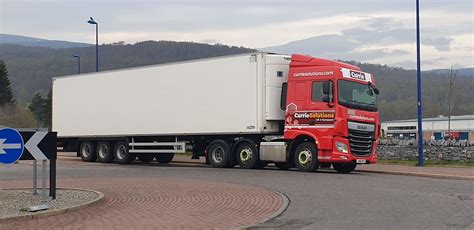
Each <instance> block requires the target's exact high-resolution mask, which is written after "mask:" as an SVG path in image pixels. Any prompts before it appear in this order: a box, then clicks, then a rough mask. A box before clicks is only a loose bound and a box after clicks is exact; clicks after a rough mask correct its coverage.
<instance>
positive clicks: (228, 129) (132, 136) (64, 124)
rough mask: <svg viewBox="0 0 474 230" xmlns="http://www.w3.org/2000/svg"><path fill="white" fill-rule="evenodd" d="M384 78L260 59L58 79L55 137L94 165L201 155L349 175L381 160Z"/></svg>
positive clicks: (346, 68)
mask: <svg viewBox="0 0 474 230" xmlns="http://www.w3.org/2000/svg"><path fill="white" fill-rule="evenodd" d="M378 92H379V91H378V89H377V88H376V87H375V79H374V77H373V76H372V75H371V74H369V73H364V72H362V71H361V70H360V69H359V68H358V67H356V66H353V65H349V64H345V63H341V62H336V61H330V60H324V59H318V58H313V57H310V56H304V55H297V54H294V55H292V56H288V55H279V54H271V53H260V52H259V53H250V54H240V55H232V56H224V57H216V58H208V59H198V60H192V61H184V62H177V63H170V64H160V65H152V66H145V67H138V68H130V69H123V70H113V71H104V72H99V73H89V74H81V75H72V76H65V77H57V78H54V79H53V102H52V103H53V111H52V113H53V114H52V116H53V124H52V125H53V131H56V132H57V133H58V138H59V139H60V143H59V144H60V145H61V146H62V147H63V149H64V150H65V151H76V152H77V154H78V156H80V157H81V158H82V159H83V160H84V161H88V162H92V161H99V162H103V163H110V162H116V163H119V164H128V163H131V162H132V161H134V160H136V159H137V158H138V160H140V161H143V162H149V161H152V160H154V159H156V160H157V161H158V162H160V163H168V162H170V161H171V160H172V159H173V155H174V154H175V153H184V152H186V151H192V153H193V157H194V158H198V157H199V156H205V157H206V161H207V163H208V164H210V165H212V166H213V167H218V168H225V167H234V166H235V165H240V167H242V168H261V167H265V166H266V165H267V164H269V163H274V164H275V165H276V167H278V168H280V169H288V168H292V167H296V168H297V169H298V170H300V171H316V170H317V169H318V168H324V167H326V168H329V167H331V165H332V166H333V167H334V169H335V170H337V171H338V172H341V173H348V172H351V171H353V170H354V169H355V168H356V166H357V164H371V163H376V162H377V156H376V154H375V149H376V147H377V138H378V136H379V135H380V121H379V115H378V112H377V103H376V95H377V94H378Z"/></svg>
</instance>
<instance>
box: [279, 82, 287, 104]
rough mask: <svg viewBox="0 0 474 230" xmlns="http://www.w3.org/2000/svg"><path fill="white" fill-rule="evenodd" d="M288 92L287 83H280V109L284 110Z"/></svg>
mask: <svg viewBox="0 0 474 230" xmlns="http://www.w3.org/2000/svg"><path fill="white" fill-rule="evenodd" d="M287 93H288V83H286V82H285V83H283V84H282V85H281V97H280V109H281V110H283V111H285V110H286V95H287Z"/></svg>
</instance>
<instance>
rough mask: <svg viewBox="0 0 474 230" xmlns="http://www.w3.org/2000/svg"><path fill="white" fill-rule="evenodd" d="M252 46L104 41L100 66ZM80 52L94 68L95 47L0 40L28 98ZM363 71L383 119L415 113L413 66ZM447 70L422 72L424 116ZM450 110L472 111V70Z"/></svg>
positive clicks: (441, 91) (0, 53)
mask: <svg viewBox="0 0 474 230" xmlns="http://www.w3.org/2000/svg"><path fill="white" fill-rule="evenodd" d="M252 51H254V50H252V49H247V48H244V47H230V46H225V45H220V44H217V45H209V44H200V43H193V42H174V41H145V42H139V43H136V44H133V45H131V44H123V43H115V44H106V45H101V46H100V51H99V54H100V56H99V65H100V70H101V71H102V70H112V69H120V68H128V67H136V66H144V65H151V64H159V63H166V62H175V61H184V60H191V59H197V58H206V57H215V56H223V55H230V54H238V53H247V52H252ZM73 54H78V55H80V56H81V72H82V73H87V72H93V71H95V47H82V48H66V49H51V48H44V47H25V46H19V45H6V44H5V45H0V60H4V61H5V64H6V66H7V68H8V72H9V76H10V79H11V82H12V85H13V91H14V93H15V96H16V100H17V101H18V102H20V103H22V102H23V103H25V102H26V103H29V102H30V101H31V99H32V97H33V96H34V95H35V94H36V93H38V92H40V93H42V94H43V95H46V94H47V93H48V91H49V89H50V87H51V78H52V77H56V76H64V75H71V74H76V73H77V59H76V58H74V57H72V55H73ZM351 63H352V64H355V65H358V66H359V67H361V68H362V69H363V70H364V71H366V72H369V73H372V74H374V75H375V76H376V78H377V86H378V88H380V91H381V94H380V97H379V107H380V112H381V118H382V120H395V119H408V118H416V71H414V70H404V69H401V68H394V67H389V66H383V65H374V64H369V63H357V62H351ZM447 83H448V74H447V71H430V72H424V73H423V101H424V108H425V113H424V116H425V117H433V116H437V115H442V114H444V115H447V109H446V108H447V105H446V95H447V94H448V90H447V87H446V86H447ZM456 86H457V87H456V90H455V91H454V92H455V94H454V95H455V96H454V97H453V99H454V100H453V101H454V102H453V104H454V105H455V109H454V114H474V103H473V98H474V91H472V90H471V89H472V88H474V76H472V75H471V76H466V75H463V76H458V77H457V79H456Z"/></svg>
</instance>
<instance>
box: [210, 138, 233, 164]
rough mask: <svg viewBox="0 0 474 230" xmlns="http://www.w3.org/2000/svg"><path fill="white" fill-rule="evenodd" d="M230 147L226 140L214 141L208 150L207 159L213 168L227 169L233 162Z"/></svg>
mask: <svg viewBox="0 0 474 230" xmlns="http://www.w3.org/2000/svg"><path fill="white" fill-rule="evenodd" d="M230 151H231V150H230V146H229V144H227V142H225V141H224V140H215V141H213V142H212V143H211V144H210V145H209V148H208V154H207V158H208V159H209V163H210V164H211V165H212V167H215V168H225V167H227V166H228V165H229V164H230V161H231V160H232V159H231V158H232V156H231V152H230Z"/></svg>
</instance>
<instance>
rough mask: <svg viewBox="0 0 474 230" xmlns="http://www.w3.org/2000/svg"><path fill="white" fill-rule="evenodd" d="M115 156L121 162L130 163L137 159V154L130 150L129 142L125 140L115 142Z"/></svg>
mask: <svg viewBox="0 0 474 230" xmlns="http://www.w3.org/2000/svg"><path fill="white" fill-rule="evenodd" d="M114 156H115V161H116V162H117V163H119V164H130V163H132V161H133V160H134V159H135V156H134V155H132V154H131V153H130V152H128V144H127V142H125V141H117V143H115V148H114Z"/></svg>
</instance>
